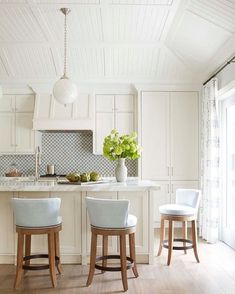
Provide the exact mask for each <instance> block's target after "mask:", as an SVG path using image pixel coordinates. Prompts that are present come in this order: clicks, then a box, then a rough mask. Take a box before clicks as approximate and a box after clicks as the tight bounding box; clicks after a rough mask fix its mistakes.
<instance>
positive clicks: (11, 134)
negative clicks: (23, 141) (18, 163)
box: [0, 113, 15, 153]
mask: <svg viewBox="0 0 235 294" xmlns="http://www.w3.org/2000/svg"><path fill="white" fill-rule="evenodd" d="M0 138H1V144H0V152H2V153H13V152H14V151H15V114H14V113H1V115H0Z"/></svg>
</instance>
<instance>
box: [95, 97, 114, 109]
mask: <svg viewBox="0 0 235 294" xmlns="http://www.w3.org/2000/svg"><path fill="white" fill-rule="evenodd" d="M95 108H96V112H113V111H114V95H104V94H102V95H100V94H99V95H96V105H95Z"/></svg>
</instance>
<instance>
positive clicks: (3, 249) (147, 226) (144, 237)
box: [0, 178, 160, 264]
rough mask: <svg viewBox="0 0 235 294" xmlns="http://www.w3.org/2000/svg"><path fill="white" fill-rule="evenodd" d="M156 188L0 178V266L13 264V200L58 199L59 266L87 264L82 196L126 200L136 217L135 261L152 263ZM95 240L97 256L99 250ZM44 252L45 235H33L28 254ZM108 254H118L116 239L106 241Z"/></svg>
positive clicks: (131, 181)
mask: <svg viewBox="0 0 235 294" xmlns="http://www.w3.org/2000/svg"><path fill="white" fill-rule="evenodd" d="M158 189H160V188H159V186H158V185H157V184H156V183H154V182H152V181H141V180H138V179H136V178H129V179H128V181H127V182H125V183H117V182H116V181H115V180H110V179H105V180H104V182H103V183H97V184H86V185H65V184H58V183H57V182H56V181H47V180H45V181H37V182H35V181H30V180H27V179H19V180H14V179H10V180H6V179H0V232H1V241H0V264H1V263H8V264H11V263H14V262H15V255H16V234H15V226H14V216H13V212H12V208H11V205H10V199H11V198H12V197H17V198H43V197H46V198H47V197H59V198H61V216H62V218H63V228H62V232H61V235H60V239H61V240H60V245H61V259H62V262H63V263H82V264H87V261H88V258H89V252H90V224H89V219H88V216H87V211H86V205H85V197H97V198H106V199H129V200H130V213H132V214H134V215H136V216H137V218H138V224H137V232H136V253H137V261H138V262H143V263H152V262H153V256H154V228H153V223H154V217H153V193H152V192H153V191H154V190H158ZM100 241H101V240H99V246H98V254H99V250H101V246H100V244H101V242H100ZM46 250H47V239H46V236H33V240H32V251H33V252H34V253H36V252H44V251H46ZM108 250H109V253H110V254H115V253H117V251H118V242H117V239H116V237H112V238H110V240H109V248H108Z"/></svg>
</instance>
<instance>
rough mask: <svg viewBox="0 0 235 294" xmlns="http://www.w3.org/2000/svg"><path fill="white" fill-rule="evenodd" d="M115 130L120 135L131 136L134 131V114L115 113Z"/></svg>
mask: <svg viewBox="0 0 235 294" xmlns="http://www.w3.org/2000/svg"><path fill="white" fill-rule="evenodd" d="M115 129H116V130H117V131H118V132H119V133H120V134H121V135H127V134H131V133H132V132H133V131H134V114H133V113H125V112H123V113H118V112H117V113H116V114H115Z"/></svg>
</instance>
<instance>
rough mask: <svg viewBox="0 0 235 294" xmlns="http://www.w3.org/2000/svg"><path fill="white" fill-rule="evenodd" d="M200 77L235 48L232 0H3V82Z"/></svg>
mask: <svg viewBox="0 0 235 294" xmlns="http://www.w3.org/2000/svg"><path fill="white" fill-rule="evenodd" d="M61 7H69V8H71V10H72V12H71V13H70V15H69V17H68V32H69V35H68V41H69V50H68V54H69V56H68V59H69V65H68V67H69V76H70V77H71V78H72V79H73V80H75V81H77V82H103V81H105V82H107V81H108V82H130V83H134V82H147V83H163V84H164V83H171V84H172V83H192V82H194V83H200V82H201V81H203V80H205V79H206V78H207V77H208V76H209V75H210V74H211V73H212V72H213V71H214V70H215V69H216V67H218V66H219V65H220V64H221V63H223V62H224V61H225V60H226V59H227V58H229V57H230V56H231V55H232V54H233V53H234V52H233V51H234V48H235V18H234V15H235V0H210V1H207V0H191V1H190V0H187V1H186V0H62V1H60V0H18V1H17V0H15V1H14V0H8V1H7V0H0V83H2V84H4V83H32V82H49V83H53V82H54V81H55V80H56V79H57V78H58V77H60V76H61V75H62V71H63V21H64V18H63V15H62V14H61V12H60V11H59V8H61Z"/></svg>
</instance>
